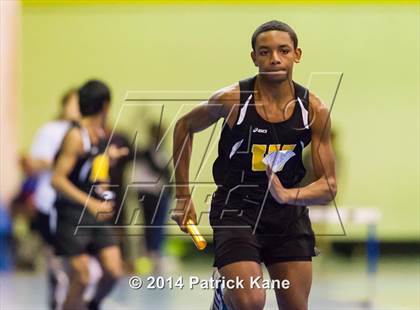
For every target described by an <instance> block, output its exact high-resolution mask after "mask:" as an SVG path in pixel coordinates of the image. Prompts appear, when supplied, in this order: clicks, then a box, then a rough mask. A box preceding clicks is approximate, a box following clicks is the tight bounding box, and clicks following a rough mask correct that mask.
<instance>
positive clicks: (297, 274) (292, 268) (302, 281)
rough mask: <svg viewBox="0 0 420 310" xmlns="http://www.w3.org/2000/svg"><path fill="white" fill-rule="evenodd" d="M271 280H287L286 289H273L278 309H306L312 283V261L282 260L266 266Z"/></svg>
mask: <svg viewBox="0 0 420 310" xmlns="http://www.w3.org/2000/svg"><path fill="white" fill-rule="evenodd" d="M267 269H268V272H269V273H270V277H271V279H272V280H274V279H279V280H280V281H282V280H289V281H290V287H289V288H288V289H282V288H280V289H275V292H276V299H277V304H278V307H279V309H284V310H307V309H308V298H309V292H310V290H311V285H312V262H310V261H298V262H282V263H276V264H273V265H271V266H269V267H268V268H267Z"/></svg>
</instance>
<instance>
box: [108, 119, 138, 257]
mask: <svg viewBox="0 0 420 310" xmlns="http://www.w3.org/2000/svg"><path fill="white" fill-rule="evenodd" d="M105 133H106V136H107V139H108V140H109V144H110V145H114V146H115V147H117V148H119V149H121V148H124V149H127V150H128V153H129V155H128V156H121V157H119V158H116V159H112V160H111V163H110V167H109V180H110V181H109V184H110V187H111V190H112V191H113V192H114V194H115V209H116V211H115V214H114V218H113V219H112V220H111V222H112V223H113V224H115V225H116V227H115V228H114V231H115V234H116V237H117V238H118V240H119V246H120V248H121V255H122V257H123V260H124V263H125V262H126V261H127V259H128V257H127V256H128V249H127V240H126V230H125V228H124V219H125V218H126V214H125V212H126V208H125V201H124V193H125V190H126V183H125V182H124V172H125V169H126V167H127V164H128V163H130V162H131V160H132V158H133V151H132V147H131V145H130V142H129V140H128V139H127V137H126V136H125V134H124V133H122V132H120V131H118V130H112V128H111V127H110V126H108V127H106V128H105Z"/></svg>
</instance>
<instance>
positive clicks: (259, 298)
mask: <svg viewBox="0 0 420 310" xmlns="http://www.w3.org/2000/svg"><path fill="white" fill-rule="evenodd" d="M219 273H220V275H221V276H224V277H225V280H228V279H233V280H235V279H236V277H239V279H243V280H244V282H243V284H244V288H243V289H242V288H236V289H225V291H224V293H223V299H224V301H225V303H226V305H227V306H228V307H229V309H230V310H248V309H249V310H260V309H261V310H262V309H264V304H265V289H262V288H258V287H257V288H250V281H251V278H254V279H255V278H257V277H258V276H260V277H261V279H262V276H263V274H262V270H261V266H260V264H258V263H257V262H254V261H241V262H236V263H232V264H229V265H226V266H223V267H222V268H220V269H219ZM259 284H260V285H261V283H259Z"/></svg>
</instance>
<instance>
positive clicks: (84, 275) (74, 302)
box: [63, 254, 89, 310]
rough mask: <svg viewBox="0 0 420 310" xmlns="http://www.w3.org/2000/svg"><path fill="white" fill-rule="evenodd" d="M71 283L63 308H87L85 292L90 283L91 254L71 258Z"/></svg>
mask: <svg viewBox="0 0 420 310" xmlns="http://www.w3.org/2000/svg"><path fill="white" fill-rule="evenodd" d="M69 264H70V283H69V290H68V292H67V296H66V300H65V302H64V304H63V310H79V309H85V305H84V302H83V293H84V291H85V289H86V287H87V285H88V284H89V255H86V254H82V255H77V256H73V257H70V258H69Z"/></svg>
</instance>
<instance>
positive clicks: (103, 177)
mask: <svg viewBox="0 0 420 310" xmlns="http://www.w3.org/2000/svg"><path fill="white" fill-rule="evenodd" d="M90 181H91V182H107V181H109V158H108V156H107V155H105V154H99V155H97V156H95V158H94V159H93V162H92V171H91V173H90Z"/></svg>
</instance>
